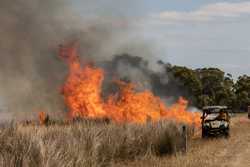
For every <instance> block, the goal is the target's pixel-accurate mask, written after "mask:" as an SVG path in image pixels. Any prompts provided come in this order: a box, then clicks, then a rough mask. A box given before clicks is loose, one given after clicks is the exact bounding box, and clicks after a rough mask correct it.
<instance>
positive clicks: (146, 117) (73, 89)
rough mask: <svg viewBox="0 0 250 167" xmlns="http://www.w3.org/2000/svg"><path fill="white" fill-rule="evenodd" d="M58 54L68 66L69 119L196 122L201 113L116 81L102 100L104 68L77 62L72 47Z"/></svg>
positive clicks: (183, 103) (66, 95)
mask: <svg viewBox="0 0 250 167" xmlns="http://www.w3.org/2000/svg"><path fill="white" fill-rule="evenodd" d="M60 57H61V58H63V60H65V62H66V63H67V65H68V67H69V74H68V77H67V80H66V83H65V84H64V86H63V88H62V94H63V95H64V100H65V103H66V106H67V107H68V109H69V116H70V118H78V117H79V118H85V117H87V118H109V119H111V120H113V121H115V122H135V123H145V122H147V121H159V120H160V119H171V120H175V121H178V122H184V123H188V124H195V125H199V123H200V114H199V113H191V112H188V111H187V105H188V102H187V101H186V100H185V99H183V98H180V99H179V101H178V102H177V103H176V104H174V105H172V106H170V107H168V106H166V105H165V104H164V103H163V101H162V100H161V99H160V98H159V97H157V96H155V95H154V94H153V93H152V92H151V91H149V90H145V91H142V92H137V91H135V87H136V85H135V84H132V83H125V82H122V81H116V83H117V84H118V86H119V88H120V91H119V92H118V93H116V94H115V95H110V96H109V97H108V98H107V100H106V101H105V100H104V99H103V98H102V96H101V94H102V89H101V87H102V82H103V80H104V70H103V69H100V68H97V67H94V66H90V65H85V66H82V65H81V63H80V59H79V56H78V54H77V49H76V47H75V46H73V47H66V48H61V50H60Z"/></svg>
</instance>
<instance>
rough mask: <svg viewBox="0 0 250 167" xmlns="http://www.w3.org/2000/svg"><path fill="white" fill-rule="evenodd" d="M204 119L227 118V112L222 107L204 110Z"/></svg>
mask: <svg viewBox="0 0 250 167" xmlns="http://www.w3.org/2000/svg"><path fill="white" fill-rule="evenodd" d="M204 112H205V113H204V119H205V120H208V121H210V120H226V117H227V114H226V112H224V111H222V110H220V109H213V110H207V111H204Z"/></svg>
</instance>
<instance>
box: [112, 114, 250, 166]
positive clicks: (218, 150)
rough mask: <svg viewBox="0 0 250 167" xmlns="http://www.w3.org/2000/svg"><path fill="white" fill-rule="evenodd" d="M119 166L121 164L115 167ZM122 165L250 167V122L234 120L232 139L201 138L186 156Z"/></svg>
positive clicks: (243, 117)
mask: <svg viewBox="0 0 250 167" xmlns="http://www.w3.org/2000/svg"><path fill="white" fill-rule="evenodd" d="M115 166H117V164H116V165H115ZM118 166H139V167H140V166H141V167H147V166H148V167H153V166H159V167H161V166H162V167H163V166H169V167H201V166H202V167H249V166H250V120H248V119H247V115H246V114H239V115H235V116H234V117H232V119H231V136H230V138H229V139H225V138H223V137H219V138H210V139H201V138H200V135H197V137H195V138H194V139H193V140H192V141H190V142H189V149H188V151H187V153H186V154H182V153H180V154H177V155H174V156H167V157H161V158H159V157H158V158H157V157H152V156H148V157H144V158H143V159H138V160H136V161H134V162H124V163H123V164H120V165H118Z"/></svg>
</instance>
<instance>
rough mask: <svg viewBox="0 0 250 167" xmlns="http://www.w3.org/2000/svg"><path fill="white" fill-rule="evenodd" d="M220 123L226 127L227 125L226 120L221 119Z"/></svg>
mask: <svg viewBox="0 0 250 167" xmlns="http://www.w3.org/2000/svg"><path fill="white" fill-rule="evenodd" d="M221 125H222V126H224V127H226V128H227V127H228V126H229V124H228V122H226V121H221Z"/></svg>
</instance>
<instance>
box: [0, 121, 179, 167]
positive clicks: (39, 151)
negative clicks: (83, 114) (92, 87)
mask: <svg viewBox="0 0 250 167" xmlns="http://www.w3.org/2000/svg"><path fill="white" fill-rule="evenodd" d="M182 147H183V138H182V128H181V126H179V125H176V124H175V123H171V122H167V121H161V122H158V123H148V124H146V125H136V124H121V125H117V124H114V123H106V122H96V121H88V120H86V121H81V122H78V123H74V124H71V125H52V126H48V127H45V126H33V125H30V126H21V125H14V124H13V125H11V126H9V127H5V128H3V129H1V132H0V166H2V167H7V166H8V167H11V166H16V167H22V166H23V167H26V166H30V167H36V166H41V167H50V166H51V167H52V166H53V167H55V166H59V167H64V166H65V167H66V166H67V167H73V166H116V165H119V164H122V163H124V162H133V161H136V160H137V159H140V158H145V157H163V156H165V155H170V154H173V153H177V152H178V151H179V150H181V149H182ZM151 159H153V158H151Z"/></svg>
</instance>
